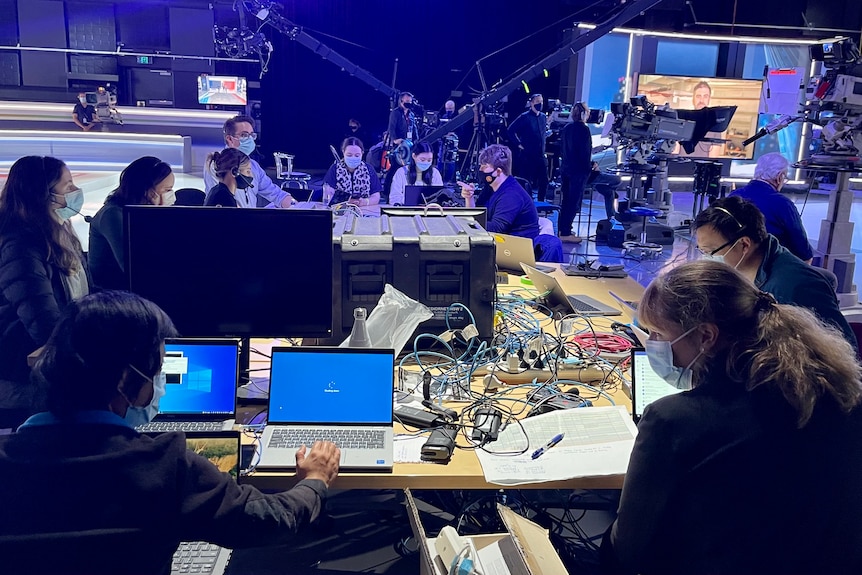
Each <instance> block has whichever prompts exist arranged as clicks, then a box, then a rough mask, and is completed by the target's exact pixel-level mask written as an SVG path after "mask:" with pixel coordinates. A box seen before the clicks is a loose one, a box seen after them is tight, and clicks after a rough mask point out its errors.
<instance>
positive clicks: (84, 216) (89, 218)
mask: <svg viewBox="0 0 862 575" xmlns="http://www.w3.org/2000/svg"><path fill="white" fill-rule="evenodd" d="M66 207H67V208H69V209H70V210H72V211H73V212H75V213H76V214H78V215H79V216H81V217H82V218H84V221H85V222H87V223H88V224H89V223H90V222H92V221H93V216H86V215H84V214H82V213H81V212H79V211H78V210H76V209H75V208H73V207H72V206H66Z"/></svg>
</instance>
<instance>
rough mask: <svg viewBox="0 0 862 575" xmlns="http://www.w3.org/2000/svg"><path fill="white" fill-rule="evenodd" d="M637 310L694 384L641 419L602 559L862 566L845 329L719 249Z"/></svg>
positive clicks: (707, 565) (658, 282) (655, 346)
mask: <svg viewBox="0 0 862 575" xmlns="http://www.w3.org/2000/svg"><path fill="white" fill-rule="evenodd" d="M638 320H639V322H640V323H641V324H642V325H644V326H645V327H646V328H648V329H649V331H650V336H649V340H648V341H647V345H646V348H647V356H648V357H649V360H650V365H651V366H652V367H653V370H654V371H655V372H656V373H657V375H659V376H660V377H662V378H664V379H665V380H666V381H667V382H668V383H669V384H670V385H675V386H677V387H678V388H680V389H683V390H685V391H684V392H683V393H678V394H674V395H670V396H668V397H665V398H662V399H660V400H658V401H655V402H654V403H652V404H650V405H649V407H647V409H646V411H645V412H644V415H643V417H642V419H641V420H640V423H639V425H638V437H637V440H636V441H635V445H634V449H633V452H632V455H631V459H630V461H629V467H628V471H627V473H626V479H625V484H624V486H623V491H622V497H621V500H620V505H619V513H618V517H617V519H616V521H615V522H614V523H613V524H612V525H611V528H610V529H609V530H608V532H607V533H606V535H605V540H604V542H603V544H602V560H603V565H604V566H605V571H606V572H608V573H644V574H648V573H711V574H720V573H734V574H737V573H758V574H767V573H776V574H777V573H795V574H801V573H833V574H834V573H860V572H862V490H860V489H859V486H860V485H862V446H860V441H859V438H860V437H862V410H860V409H859V407H858V406H859V403H860V400H862V368H860V365H859V364H858V363H857V361H856V354H855V349H854V348H853V347H852V346H851V344H850V343H848V342H847V340H846V339H844V338H843V337H842V334H841V332H839V331H838V330H837V329H836V328H834V327H832V326H831V325H827V324H824V323H823V322H821V321H820V320H819V319H818V318H817V316H815V315H814V314H813V313H812V312H811V311H809V310H807V309H805V308H802V307H797V306H793V305H782V304H778V303H777V302H776V301H775V299H774V298H773V296H771V295H770V294H768V293H765V292H762V291H760V290H759V289H758V288H757V287H755V286H754V285H753V284H752V283H751V282H750V281H748V280H747V279H746V278H745V277H744V276H742V275H741V274H740V273H739V272H737V271H736V270H734V269H733V268H731V267H730V266H728V265H725V264H722V263H719V262H715V261H707V260H701V261H695V262H690V263H687V264H684V265H682V266H680V267H678V268H676V269H674V270H672V271H670V272H668V273H667V274H665V275H663V276H660V277H658V278H656V279H655V280H654V281H653V282H652V284H650V286H649V287H648V288H647V290H646V292H645V293H644V297H643V299H642V300H641V302H640V304H639V305H638ZM815 490H816V492H815ZM809 495H813V496H809ZM803 546H804V548H805V549H806V550H807V551H806V552H805V553H795V552H792V551H791V550H793V549H797V550H798V549H802V548H803Z"/></svg>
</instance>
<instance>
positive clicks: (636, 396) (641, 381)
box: [631, 347, 682, 423]
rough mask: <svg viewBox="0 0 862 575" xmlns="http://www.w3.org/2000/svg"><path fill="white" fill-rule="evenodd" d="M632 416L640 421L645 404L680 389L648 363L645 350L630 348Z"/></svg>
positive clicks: (677, 391)
mask: <svg viewBox="0 0 862 575" xmlns="http://www.w3.org/2000/svg"><path fill="white" fill-rule="evenodd" d="M631 369H632V417H633V418H634V420H635V423H637V422H638V421H640V418H641V416H642V415H643V414H644V409H646V406H647V405H649V404H650V403H652V402H653V401H655V400H657V399H661V398H662V397H665V396H667V395H673V394H675V393H679V392H680V391H682V390H681V389H677V388H675V387H674V386H672V385H670V384H669V383H668V382H666V381H665V380H664V379H662V378H661V377H660V376H659V375H658V374H657V373H656V372H655V371H653V369H652V367H651V366H650V363H649V358H648V357H647V354H646V350H644V349H643V348H640V347H636V348H632V366H631Z"/></svg>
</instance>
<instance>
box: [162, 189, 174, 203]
mask: <svg viewBox="0 0 862 575" xmlns="http://www.w3.org/2000/svg"><path fill="white" fill-rule="evenodd" d="M176 201H177V193H176V192H175V191H173V190H171V191H169V192H165V193H164V194H162V205H163V206H172V205H174V204H175V203H176Z"/></svg>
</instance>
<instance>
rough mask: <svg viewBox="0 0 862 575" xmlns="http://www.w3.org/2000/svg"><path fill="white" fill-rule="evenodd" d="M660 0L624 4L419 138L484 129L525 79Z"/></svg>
mask: <svg viewBox="0 0 862 575" xmlns="http://www.w3.org/2000/svg"><path fill="white" fill-rule="evenodd" d="M659 2H661V0H633V1H631V2H628V3H625V4H623V8H622V9H621V10H620V11H619V12H617V13H616V14H614V15H613V16H611V17H609V18H608V19H606V20H605V21H604V22H601V23H600V24H597V25H596V27H595V28H593V29H592V30H590V31H589V32H587V33H586V34H582V35H580V36H578V37H577V38H575V39H574V40H572V41H571V42H569V43H567V44H565V45H564V46H563V47H561V48H560V49H559V50H557V51H556V52H554V53H553V54H551V55H550V56H547V57H545V58H544V59H542V60H540V61H539V62H537V63H535V64H533V65H531V66H529V67H527V68H526V69H525V70H524V71H523V72H521V73H519V74H517V75H515V76H514V77H513V78H512V79H510V80H509V81H507V82H504V83H503V84H500V85H499V86H497V87H496V88H493V89H491V90H490V91H487V92H484V93H482V94H481V95H479V96H478V97H476V98H474V99H473V104H471V105H468V106H467V107H466V109H464V110H462V111H461V112H460V113H459V114H458V115H457V116H455V117H454V118H452V119H451V120H449V121H448V122H446V123H445V124H443V125H442V126H440V127H438V128H436V129H434V130H432V131H431V132H429V133H427V134H426V135H425V136H424V137H422V138H421V139H420V140H419V141H421V142H435V141H436V140H439V139H440V138H442V137H444V136H445V135H446V134H448V133H449V132H453V131H455V130H457V129H458V128H460V127H461V126H463V125H465V124H466V123H467V122H469V121H471V120H472V121H473V124H474V127H476V129H481V128H482V127H483V126H484V115H485V110H486V109H489V108H492V107H493V106H494V105H496V104H498V103H499V102H500V101H501V100H503V98H505V97H506V96H508V95H509V94H511V93H512V92H514V91H515V90H517V89H518V88H520V87H521V85H522V82H529V81H531V80H533V79H534V78H537V77H538V76H540V75H542V74H543V73H544V70H545V69H547V68H553V67H554V66H557V65H559V64H562V63H563V62H565V61H566V60H568V59H569V58H571V57H572V56H573V55H575V54H576V53H577V52H578V51H580V50H583V49H584V48H585V47H587V46H589V45H590V44H592V43H593V42H595V41H596V40H598V39H599V38H601V37H602V36H604V35H605V34H607V33H609V32H610V31H611V30H613V29H614V28H615V27H616V26H619V25H622V24H625V23H626V22H628V21H629V20H631V19H632V18H634V17H636V16H637V15H639V14H640V13H642V12H644V11H646V10H649V9H650V8H652V7H653V6H655V5H656V4H658V3H659ZM474 164H475V162H474ZM478 169H479V166H478V165H473V166H471V172H474V174H473V175H474V176H475V172H476V171H478Z"/></svg>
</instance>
